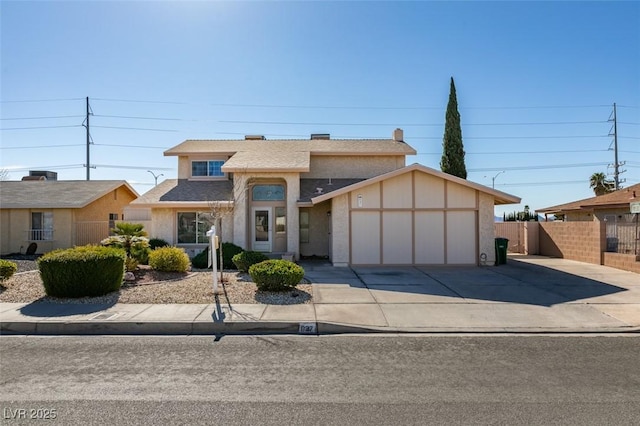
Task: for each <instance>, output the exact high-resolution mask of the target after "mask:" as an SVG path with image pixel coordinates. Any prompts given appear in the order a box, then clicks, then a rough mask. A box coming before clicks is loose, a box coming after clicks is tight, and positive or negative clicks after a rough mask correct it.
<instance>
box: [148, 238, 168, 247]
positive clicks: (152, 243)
mask: <svg viewBox="0 0 640 426" xmlns="http://www.w3.org/2000/svg"><path fill="white" fill-rule="evenodd" d="M170 245H171V244H169V243H168V242H167V241H166V240H163V239H162V238H151V239H150V240H149V248H150V249H151V250H155V249H157V248H158V247H168V246H170Z"/></svg>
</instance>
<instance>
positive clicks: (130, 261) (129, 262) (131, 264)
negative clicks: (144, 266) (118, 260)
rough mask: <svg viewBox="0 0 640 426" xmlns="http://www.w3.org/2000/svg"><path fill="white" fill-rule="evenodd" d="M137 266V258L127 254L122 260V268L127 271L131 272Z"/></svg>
mask: <svg viewBox="0 0 640 426" xmlns="http://www.w3.org/2000/svg"><path fill="white" fill-rule="evenodd" d="M137 267H138V260H137V259H135V258H133V257H129V256H127V257H126V259H125V261H124V269H125V270H126V271H127V272H133V271H135V270H136V268H137Z"/></svg>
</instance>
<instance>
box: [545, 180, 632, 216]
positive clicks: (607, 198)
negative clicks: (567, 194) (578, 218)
mask: <svg viewBox="0 0 640 426" xmlns="http://www.w3.org/2000/svg"><path fill="white" fill-rule="evenodd" d="M635 201H640V183H639V184H636V185H633V186H630V187H629V188H622V189H619V190H617V191H614V192H611V193H609V194H604V195H598V196H595V197H591V198H584V199H582V200H578V201H572V202H570V203H565V204H558V205H557V206H551V207H545V208H544V209H537V210H536V211H537V212H539V213H557V212H563V211H576V210H594V209H606V208H621V207H628V206H629V204H630V203H632V202H635Z"/></svg>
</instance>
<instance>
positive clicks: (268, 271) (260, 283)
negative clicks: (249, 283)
mask: <svg viewBox="0 0 640 426" xmlns="http://www.w3.org/2000/svg"><path fill="white" fill-rule="evenodd" d="M249 275H251V279H252V280H253V282H254V283H255V284H256V286H257V287H258V290H265V291H285V290H290V289H291V288H293V287H295V286H297V285H298V284H299V283H300V280H302V277H304V269H303V268H302V267H301V266H299V265H296V264H295V263H293V262H290V261H288V260H282V259H272V260H265V261H264V262H260V263H256V264H255V265H252V266H251V267H250V268H249Z"/></svg>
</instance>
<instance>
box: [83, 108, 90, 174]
mask: <svg viewBox="0 0 640 426" xmlns="http://www.w3.org/2000/svg"><path fill="white" fill-rule="evenodd" d="M90 115H91V107H90V106H89V97H88V96H87V116H86V118H85V119H84V121H85V126H84V127H86V128H87V164H85V166H86V167H87V180H91V174H90V170H91V163H90V159H89V157H90V156H89V154H90V147H89V145H91V133H90V132H89V116H90Z"/></svg>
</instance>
